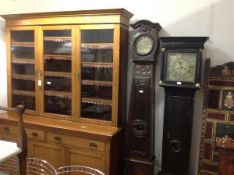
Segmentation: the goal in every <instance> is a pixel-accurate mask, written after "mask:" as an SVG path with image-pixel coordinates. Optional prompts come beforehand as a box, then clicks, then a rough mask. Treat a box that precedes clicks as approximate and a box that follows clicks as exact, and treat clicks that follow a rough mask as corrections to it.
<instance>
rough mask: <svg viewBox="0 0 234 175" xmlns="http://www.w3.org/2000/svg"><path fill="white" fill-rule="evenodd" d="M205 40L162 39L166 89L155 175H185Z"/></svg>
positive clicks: (202, 38)
mask: <svg viewBox="0 0 234 175" xmlns="http://www.w3.org/2000/svg"><path fill="white" fill-rule="evenodd" d="M206 40H207V37H164V38H161V46H162V47H163V48H164V49H163V50H162V57H161V58H162V72H161V80H160V82H159V85H160V86H162V87H163V88H164V90H165V107H164V108H165V109H164V127H163V145H162V167H161V169H162V170H161V172H160V173H159V174H158V175H188V174H189V159H190V145H191V137H192V121H193V106H194V95H195V92H196V90H198V89H200V79H201V78H200V77H201V67H202V65H201V64H202V53H201V50H202V49H203V48H204V43H205V41H206Z"/></svg>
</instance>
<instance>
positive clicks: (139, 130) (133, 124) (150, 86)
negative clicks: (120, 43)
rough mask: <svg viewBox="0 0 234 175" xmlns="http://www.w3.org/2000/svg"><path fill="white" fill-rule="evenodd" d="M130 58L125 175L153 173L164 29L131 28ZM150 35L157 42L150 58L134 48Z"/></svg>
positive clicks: (146, 23) (147, 23)
mask: <svg viewBox="0 0 234 175" xmlns="http://www.w3.org/2000/svg"><path fill="white" fill-rule="evenodd" d="M131 27H132V30H130V33H129V36H130V38H129V41H130V42H129V43H130V48H129V58H130V60H131V61H132V65H133V71H132V75H131V91H130V102H129V110H128V112H129V113H128V121H127V123H126V128H125V143H124V148H125V150H124V175H136V174H137V175H153V174H154V161H155V156H154V138H155V135H154V133H155V126H154V125H155V124H154V123H155V120H154V119H155V67H156V62H157V57H158V54H159V37H158V34H159V31H160V29H161V26H160V25H159V24H158V23H152V22H150V21H147V20H140V21H138V22H136V23H134V24H132V25H131ZM143 35H147V36H150V37H151V38H152V39H153V40H154V43H155V45H154V48H153V49H152V51H151V52H150V53H149V54H147V55H140V54H137V52H136V50H135V49H134V47H135V46H134V44H135V41H136V39H137V38H138V37H140V36H143Z"/></svg>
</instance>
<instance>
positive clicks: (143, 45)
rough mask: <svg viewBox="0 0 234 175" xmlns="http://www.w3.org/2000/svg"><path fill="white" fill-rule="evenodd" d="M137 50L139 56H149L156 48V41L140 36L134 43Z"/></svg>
mask: <svg viewBox="0 0 234 175" xmlns="http://www.w3.org/2000/svg"><path fill="white" fill-rule="evenodd" d="M134 47H135V50H136V52H137V54H139V55H148V54H149V53H150V52H151V51H152V50H153V47H154V40H153V39H152V38H151V37H149V36H146V35H142V36H139V37H138V38H137V39H136V40H135V43H134Z"/></svg>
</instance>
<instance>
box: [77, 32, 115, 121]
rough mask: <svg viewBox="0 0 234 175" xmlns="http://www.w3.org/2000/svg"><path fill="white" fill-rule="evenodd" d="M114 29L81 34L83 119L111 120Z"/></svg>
mask: <svg viewBox="0 0 234 175" xmlns="http://www.w3.org/2000/svg"><path fill="white" fill-rule="evenodd" d="M112 74H113V30H112V29H105V30H82V31H81V79H82V80H81V103H82V104H81V117H83V118H91V119H99V120H107V121H110V120H111V112H112Z"/></svg>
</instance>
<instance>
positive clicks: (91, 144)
mask: <svg viewBox="0 0 234 175" xmlns="http://www.w3.org/2000/svg"><path fill="white" fill-rule="evenodd" d="M97 147H98V146H97V144H96V143H92V142H91V143H89V148H90V149H92V150H96V149H97Z"/></svg>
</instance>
